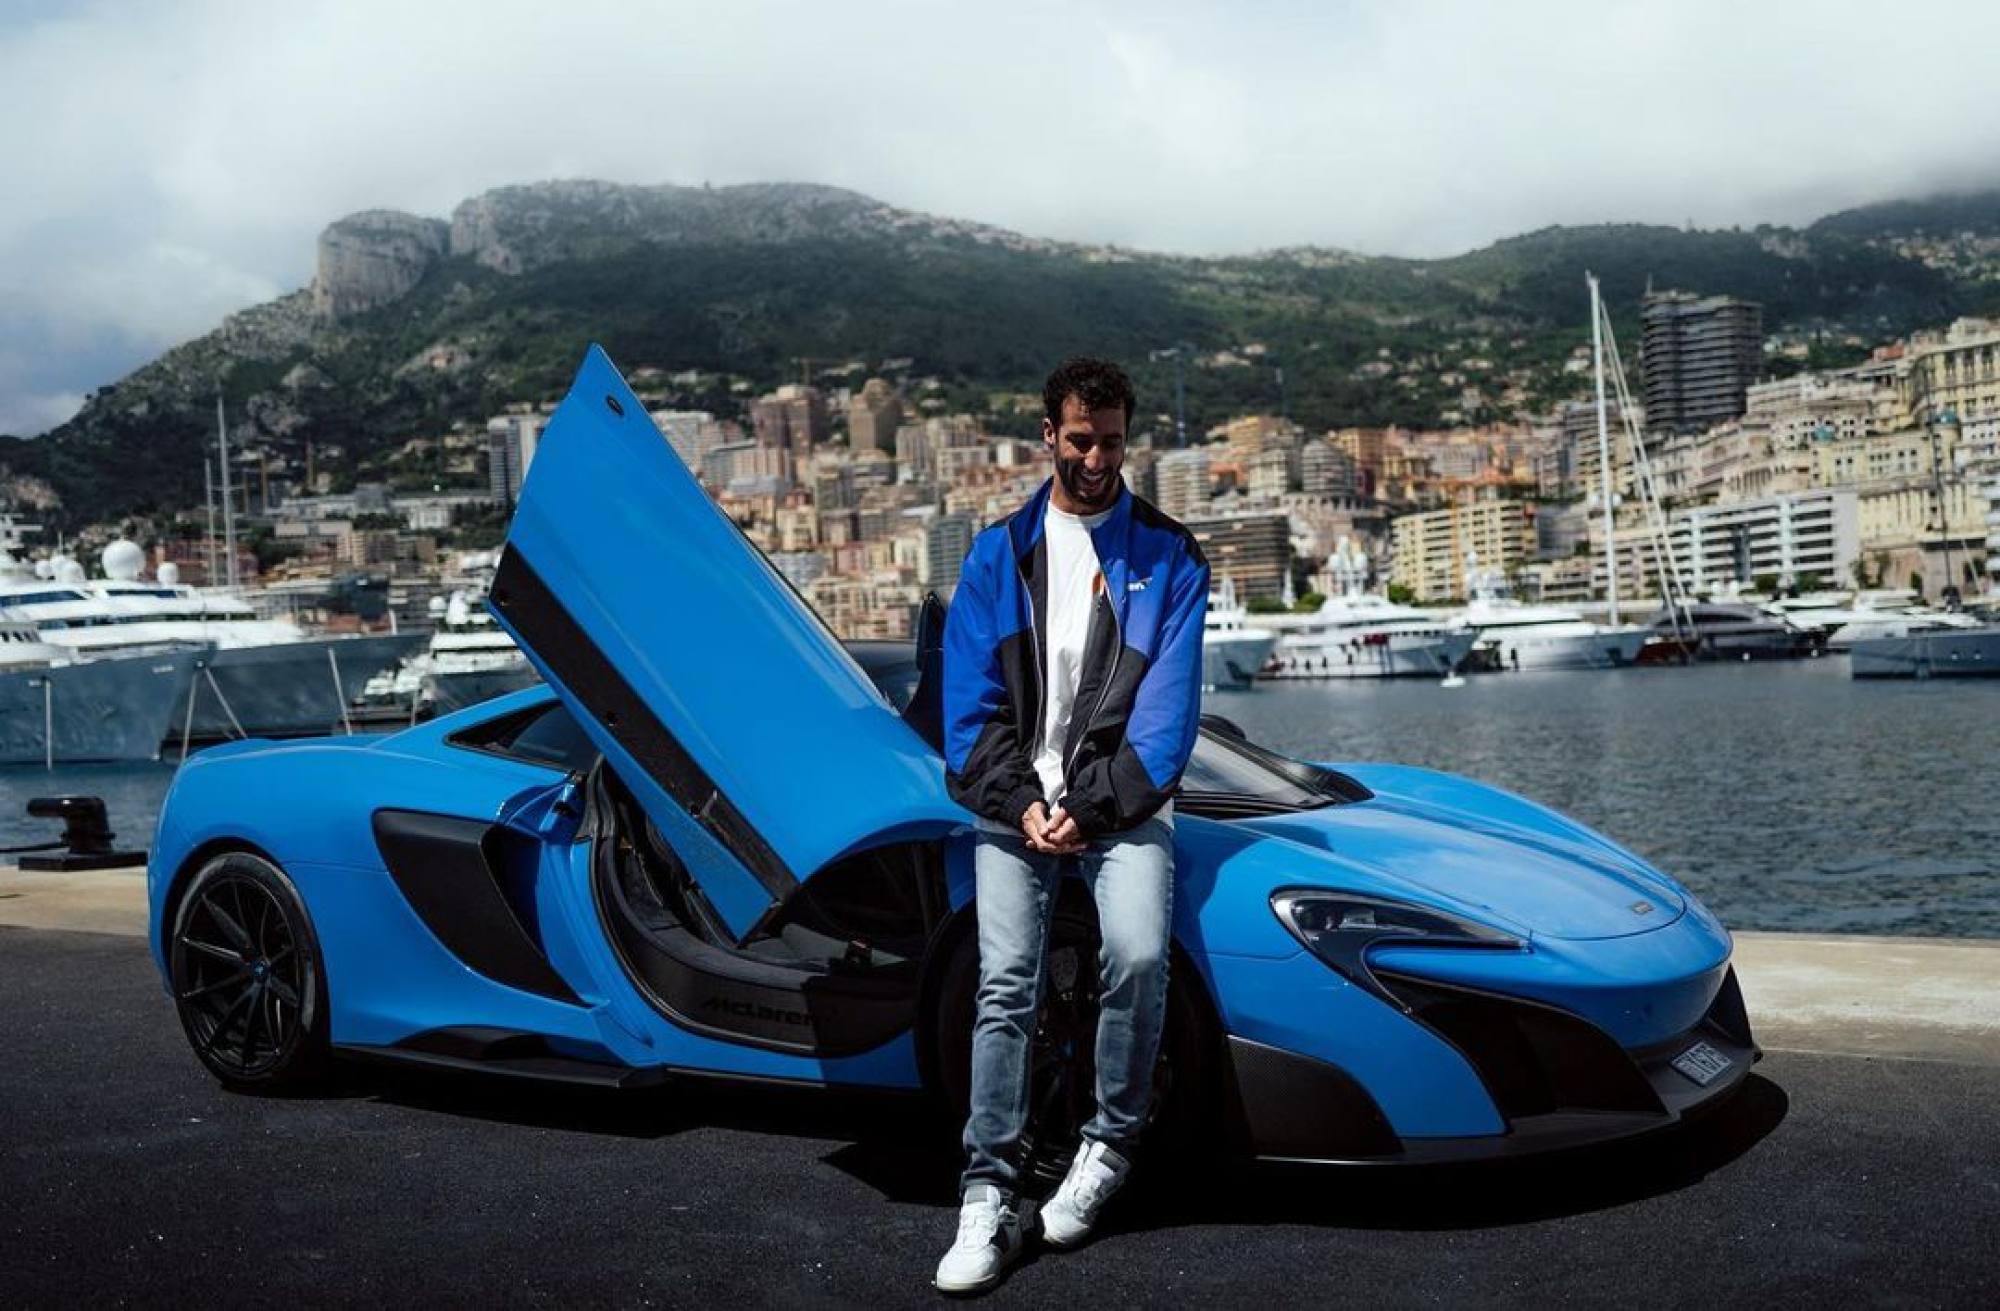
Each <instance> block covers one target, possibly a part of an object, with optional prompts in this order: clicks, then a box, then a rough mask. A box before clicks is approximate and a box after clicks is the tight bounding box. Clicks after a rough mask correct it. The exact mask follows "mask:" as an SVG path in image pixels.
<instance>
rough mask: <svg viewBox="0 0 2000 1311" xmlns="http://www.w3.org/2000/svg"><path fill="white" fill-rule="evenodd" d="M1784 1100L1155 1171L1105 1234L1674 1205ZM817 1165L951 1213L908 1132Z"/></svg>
mask: <svg viewBox="0 0 2000 1311" xmlns="http://www.w3.org/2000/svg"><path fill="white" fill-rule="evenodd" d="M1789 1107H1790V1099H1789V1098H1788V1097H1787V1096H1786V1095H1785V1091H1784V1090H1783V1089H1782V1088H1780V1087H1779V1086H1778V1085H1777V1084H1775V1083H1773V1082H1771V1081H1770V1080H1769V1079H1765V1078H1763V1077H1761V1076H1758V1075H1752V1076H1751V1077H1750V1078H1749V1079H1747V1080H1746V1081H1745V1083H1744V1086H1743V1088H1742V1089H1741V1090H1740V1091H1739V1092H1738V1093H1737V1095H1736V1096H1734V1097H1732V1098H1731V1099H1730V1100H1729V1102H1728V1103H1727V1104H1725V1105H1724V1106H1721V1107H1718V1108H1716V1110H1715V1111H1713V1112H1712V1113H1711V1114H1709V1115H1708V1116H1706V1117H1704V1118H1703V1119H1701V1120H1700V1121H1697V1122H1695V1123H1692V1124H1685V1125H1679V1126H1676V1127H1674V1128H1671V1129H1668V1130H1665V1131H1662V1132H1660V1133H1658V1134H1654V1135H1651V1136H1649V1137H1646V1138H1643V1139H1639V1140H1635V1141H1631V1142H1625V1143H1612V1144H1608V1145H1603V1146H1598V1147H1592V1148H1578V1149H1574V1150H1571V1151H1566V1152H1556V1153H1549V1154H1546V1155H1543V1156H1537V1157H1532V1158H1522V1159H1518V1160H1511V1161H1493V1162H1485V1163H1480V1164H1469V1165H1449V1166H1442V1165H1440V1166H1299V1165H1275V1164H1266V1163H1258V1162H1239V1163H1218V1164H1212V1165H1209V1166H1206V1167H1204V1168H1198V1169H1174V1168H1171V1166H1170V1163H1166V1162H1162V1161H1160V1160H1158V1159H1157V1158H1153V1159H1151V1160H1149V1161H1148V1162H1146V1163H1145V1165H1146V1167H1149V1168H1147V1169H1146V1178H1144V1180H1143V1181H1142V1179H1141V1177H1140V1176H1138V1175H1135V1176H1134V1179H1133V1181H1132V1185H1131V1188H1130V1194H1131V1195H1130V1196H1129V1197H1128V1198H1127V1200H1126V1201H1125V1204H1124V1205H1123V1206H1121V1207H1120V1208H1118V1209H1117V1210H1116V1211H1114V1212H1112V1213H1110V1214H1109V1215H1107V1217H1106V1222H1107V1226H1108V1229H1107V1232H1116V1231H1120V1230H1138V1229H1156V1228H1172V1227H1178V1226H1182V1225H1214V1224H1316V1225H1328V1226H1336V1227H1341V1228H1352V1229H1414V1230H1436V1229H1482V1228H1492V1227H1495V1226H1502V1225H1512V1224H1526V1223H1530V1222H1533V1221H1537V1220H1546V1219H1553V1218H1556V1217H1560V1216H1568V1215H1580V1214H1585V1213H1588V1212H1592V1211H1601V1210H1606V1209H1608V1208H1611V1207H1616V1206H1623V1205H1626V1204H1628V1203H1631V1202H1636V1201H1640V1200H1643V1199H1645V1198H1648V1197H1656V1196H1659V1195H1661V1194H1665V1193H1671V1192H1675V1191H1677V1190H1679V1189H1682V1188H1686V1187H1689V1186H1691V1185H1693V1184H1696V1183H1698V1182H1700V1181H1701V1180H1702V1179H1703V1178H1705V1177H1706V1176H1707V1175H1709V1174H1711V1173H1713V1172H1714V1171H1716V1170H1719V1169H1722V1168H1723V1167H1725V1166H1727V1165H1729V1164H1730V1163H1731V1162H1733V1161H1735V1160H1737V1159H1738V1158H1739V1157H1741V1156H1743V1155H1744V1154H1745V1153H1746V1152H1748V1151H1750V1150H1751V1148H1753V1147H1755V1146H1756V1145H1757V1144H1758V1143H1759V1142H1761V1141H1762V1140H1763V1139H1764V1138H1765V1137H1766V1136H1768V1135H1769V1134H1770V1133H1771V1132H1772V1131H1773V1130H1775V1129H1776V1128H1777V1127H1778V1125H1779V1124H1780V1123H1781V1122H1782V1121H1783V1120H1784V1118H1785V1115H1786V1113H1787V1111H1788V1110H1789ZM826 1160H827V1163H828V1164H830V1165H833V1166H835V1167H837V1168H839V1169H841V1170H844V1171H846V1172H847V1173H849V1174H851V1175H853V1176H855V1177H856V1178H858V1179H860V1180H862V1181H863V1182H864V1183H867V1184H869V1185H870V1186H871V1187H874V1188H875V1189H877V1190H878V1191H879V1192H881V1193H882V1194H883V1195H884V1196H885V1197H888V1198H890V1199H891V1200H894V1201H907V1202H922V1203H930V1204H934V1205H938V1206H950V1205H953V1204H955V1203H956V1201H957V1181H958V1169H959V1166H960V1165H961V1164H962V1160H961V1158H960V1157H959V1155H958V1153H957V1150H956V1144H955V1143H953V1142H950V1141H946V1142H943V1143H942V1144H939V1145H935V1146H932V1147H930V1148H928V1149H927V1148H925V1147H923V1146H921V1145H919V1144H915V1143H912V1142H911V1141H910V1136H909V1133H908V1131H907V1128H906V1129H905V1130H904V1132H903V1133H901V1134H900V1135H896V1136H893V1137H886V1138H874V1137H862V1138H858V1139H857V1140H856V1141H854V1142H851V1143H849V1144H847V1145H845V1146H843V1147H841V1148H838V1149H837V1150H835V1151H834V1152H832V1153H830V1154H829V1155H828V1156H827V1157H826Z"/></svg>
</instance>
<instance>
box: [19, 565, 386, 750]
mask: <svg viewBox="0 0 2000 1311" xmlns="http://www.w3.org/2000/svg"><path fill="white" fill-rule="evenodd" d="M145 562H146V555H145V552H144V551H143V550H141V549H140V547H139V545H138V544H137V543H136V542H132V541H128V540H125V539H123V538H121V539H119V540H117V541H115V542H112V543H111V544H110V545H109V546H107V547H105V548H104V551H103V554H102V555H101V556H100V564H101V566H102V568H103V575H104V576H103V577H102V578H97V579H92V578H88V577H86V576H85V573H84V569H83V566H82V564H80V563H79V562H78V561H76V560H75V559H72V558H71V557H69V556H66V555H61V554H58V555H54V556H51V557H49V558H47V559H43V560H39V561H37V562H36V563H35V566H34V568H33V570H32V571H28V570H25V569H22V568H20V567H19V566H18V565H17V566H15V567H14V568H13V569H12V570H10V571H7V572H5V573H0V606H4V607H7V608H9V609H11V610H13V611H14V612H15V613H16V614H17V615H19V616H20V617H21V618H23V619H26V620H28V621H30V622H32V623H33V624H34V625H35V627H36V629H37V630H38V631H39V632H40V634H41V636H42V639H43V640H44V641H46V642H48V643H50V644H52V645H55V646H60V647H63V648H65V649H67V650H69V651H71V652H72V653H74V654H75V655H76V656H77V657H78V658H80V659H89V660H94V659H100V658H103V657H106V656H120V655H134V654H157V653H160V652H165V651H178V650H186V649H189V648H195V649H198V650H199V651H201V652H202V653H203V656H204V659H203V660H202V661H201V662H200V667H199V669H198V672H197V674H196V677H195V681H194V684H193V693H192V704H191V707H190V709H189V711H188V713H187V714H184V715H183V716H182V717H181V719H180V720H177V721H176V722H175V724H174V728H175V734H170V736H175V735H177V734H178V733H179V732H180V730H182V729H183V728H185V729H186V730H187V731H188V733H190V734H191V735H192V736H193V737H195V738H200V739H211V738H216V737H243V736H280V735H288V734H300V733H324V732H327V731H329V730H331V729H334V728H337V727H339V725H340V724H341V722H342V712H343V709H344V708H345V707H346V705H347V704H348V703H349V702H350V701H351V700H352V699H353V698H354V697H355V696H356V695H357V694H358V693H359V692H360V691H361V688H362V686H363V685H364V684H365V683H366V682H367V681H368V680H369V679H370V678H371V677H373V676H374V675H375V674H376V673H377V672H379V671H380V670H382V669H384V668H388V667H390V666H393V665H394V664H395V662H396V660H397V659H398V658H399V657H400V656H402V655H403V654H404V653H405V652H407V651H409V650H411V649H412V648H413V647H415V646H416V645H418V644H419V643H420V642H421V640H422V639H421V638H420V637H414V636H399V635H395V634H385V635H373V636H363V635H356V636H338V637H313V636H310V635H308V634H307V633H306V632H305V630H304V629H302V628H301V627H299V625H298V624H297V623H295V622H294V621H292V620H290V619H285V618H274V619H260V618H258V617H257V615H256V613H255V611H254V610H253V609H252V608H251V606H250V604H249V603H248V602H247V601H245V600H243V598H242V597H240V596H237V595H235V594H234V593H231V592H228V591H224V590H220V589H200V590H198V589H196V588H193V587H189V586H187V585H186V584H184V583H182V582H181V581H180V577H179V571H178V570H177V569H176V568H175V567H174V565H172V564H163V565H161V566H160V568H159V570H158V572H157V574H156V575H155V577H154V578H153V579H152V580H150V581H148V580H147V579H145V578H143V577H142V576H141V575H142V573H143V570H144V567H145Z"/></svg>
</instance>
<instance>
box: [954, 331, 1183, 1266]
mask: <svg viewBox="0 0 2000 1311" xmlns="http://www.w3.org/2000/svg"><path fill="white" fill-rule="evenodd" d="M1042 405H1043V411H1044V416H1043V419H1042V440H1043V442H1044V443H1046V445H1047V447H1048V450H1049V455H1050V457H1051V459H1052V460H1053V462H1054V467H1053V475H1054V476H1053V477H1052V478H1050V480H1049V481H1047V482H1045V483H1043V484H1042V487H1041V489H1040V490H1039V491H1038V492H1036V493H1035V495H1034V496H1033V497H1031V498H1029V500H1028V503H1027V504H1026V505H1025V506H1023V507H1022V508H1021V509H1020V510H1018V511H1016V512H1015V513H1014V514H1013V515H1011V516H1010V517H1008V518H1007V519H1005V520H1003V521H1001V522H1000V523H997V524H994V525H992V526H991V527H988V528H987V529H985V530H984V531H983V532H981V533H980V534H979V536H978V537H977V538H976V539H974V541H973V544H972V550H971V552H970V553H969V554H968V555H967V556H966V560H965V566H964V569H963V571H962V572H961V574H960V577H959V584H958V592H957V594H956V596H955V597H954V599H953V601H952V606H951V611H950V614H949V617H948V618H947V620H946V624H945V649H944V684H945V689H944V718H945V763H946V782H947V783H948V784H949V786H950V788H951V792H952V795H953V796H954V797H956V798H957V799H958V800H959V801H960V802H962V803H963V804H964V805H965V806H966V807H968V808H969V809H971V810H972V811H974V812H975V813H976V814H977V815H978V816H979V825H978V827H979V836H978V846H977V850H976V853H975V858H974V866H975V872H976V876H977V881H978V910H979V995H978V1011H977V1017H976V1019H975V1021H974V1025H973V1035H972V1114H971V1116H970V1117H969V1118H968V1119H967V1121H966V1126H965V1149H966V1154H967V1156H968V1158H969V1160H968V1164H967V1166H966V1170H965V1175H964V1178H963V1180H962V1182H961V1190H962V1193H961V1197H962V1200H961V1206H960V1211H959V1226H958V1237H957V1240H956V1241H955V1242H954V1243H953V1244H952V1247H951V1249H950V1250H949V1251H948V1252H946V1253H945V1256H944V1259H943V1261H942V1262H940V1263H939V1265H938V1270H937V1276H936V1279H935V1281H934V1282H935V1283H936V1285H937V1287H938V1288H939V1289H941V1290H944V1291H947V1292H975V1291H978V1290H980V1289H984V1288H990V1287H992V1286H993V1285H994V1284H996V1283H998V1282H999V1280H1000V1278H1001V1276H1002V1274H1004V1273H1005V1271H1006V1268H1007V1266H1008V1265H1009V1264H1011V1262H1012V1261H1013V1259H1014V1258H1015V1257H1016V1256H1017V1255H1018V1254H1019V1252H1020V1246H1021V1237H1022V1234H1021V1219H1020V1214H1021V1213H1020V1208H1019V1205H1018V1197H1017V1191H1016V1190H1017V1188H1018V1186H1019V1183H1020V1168H1021V1162H1020V1148H1021V1138H1022V1131H1023V1128H1024V1126H1025V1125H1026V1122H1027V1118H1028V1086H1029V1084H1028V1081H1029V1069H1028V1062H1029V1045H1030V1042H1031V1040H1032V1038H1033V1036H1034V1032H1035V1023H1036V1014H1037V1012H1038V1011H1039V1009H1040V1005H1041V983H1042V976H1043V956H1044V952H1045V949H1046V946H1047V938H1048V929H1049V922H1050V919H1051V917H1052V914H1053V911H1054V909H1055V905H1056V900H1057V895H1058V892H1059V890H1060V886H1061V882H1062V878H1063V874H1064V872H1065V870H1066V869H1071V868H1073V869H1075V870H1076V871H1077V872H1078V873H1080V874H1081V875H1082V877H1083V878H1084V880H1085V882H1086V883H1087V884H1088V886H1089V890H1090V893H1091V895H1092V897H1093V898H1094V899H1095V901H1096V903H1097V917H1098V924H1099V927H1100V929H1101V932H1102V936H1103V940H1104V947H1103V951H1102V953H1101V955H1100V957H1099V965H1100V982H1101V989H1102V990H1101V995H1100V1000H1099V1007H1100V1009H1099V1018H1098V1027H1097V1037H1096V1048H1095V1051H1096V1066H1097V1113H1096V1115H1095V1117H1094V1118H1092V1120H1091V1121H1090V1123H1089V1124H1087V1125H1085V1126H1084V1129H1083V1145H1082V1147H1081V1149H1080V1150H1079V1151H1078V1152H1077V1155H1076V1158H1075V1160H1074V1161H1073V1162H1072V1163H1071V1165H1070V1168H1069V1172H1068V1175H1067V1176H1066V1177H1065V1178H1064V1180H1063V1182H1062V1184H1061V1186H1060V1187H1059V1188H1057V1190H1056V1191H1055V1193H1054V1194H1053V1195H1052V1196H1051V1197H1050V1198H1049V1200H1048V1202H1047V1203H1046V1204H1045V1205H1044V1206H1043V1207H1042V1212H1041V1216H1042V1236H1043V1238H1044V1240H1045V1241H1047V1242H1048V1243H1050V1244H1052V1245H1054V1246H1057V1247H1070V1246H1074V1245H1075V1244H1077V1243H1080V1242H1082V1241H1083V1239H1084V1238H1085V1237H1086V1236H1088V1234H1089V1232H1090V1230H1091V1227H1092V1226H1093V1225H1094V1224H1095V1223H1096V1221H1097V1217H1098V1215H1099V1213H1100V1212H1101V1210H1102V1208H1103V1206H1104V1203H1105V1201H1106V1200H1108V1199H1109V1198H1110V1196H1111V1195H1112V1193H1113V1192H1115V1191H1116V1190H1117V1188H1118V1187H1119V1185H1120V1184H1122V1183H1123V1182H1124V1179H1125V1175H1126V1172H1127V1170H1128V1169H1129V1168H1130V1160H1131V1156H1132V1152H1133V1149H1134V1147H1135V1145H1136V1144H1137V1141H1138V1137H1139V1133H1140V1131H1141V1130H1142V1129H1143V1128H1144V1127H1145V1123H1146V1116H1147V1111H1148V1103H1149V1102H1150V1099H1151V1096H1152V1087H1153V1063H1154V1059H1155V1057H1156V1055H1157V1053H1158V1050H1159V1043H1160V1026H1161V1021H1162V1018H1163V1016H1164V1014H1165V1009H1166V990H1167V960H1168V943H1169V936H1170V933H1169V930H1170V925H1171V922H1172V913H1173V877H1174V876H1173V831H1172V824H1173V811H1172V805H1171V802H1170V801H1169V798H1170V797H1171V796H1172V794H1173V791H1174V788H1175V787H1176V786H1177V785H1178V783H1179V781H1180V776H1181V772H1182V770H1184V769H1185V768H1186V767H1187V761H1188V755H1189V753H1190V752H1191V751H1192V750H1193V749H1194V741H1195V731H1196V727H1197V723H1198V720H1199V718H1200V713H1201V634H1202V619H1203V615H1204V613H1205V612H1206V610H1207V607H1208V562H1207V561H1206V560H1205V559H1204V558H1203V557H1202V553H1201V549H1200V547H1198V546H1197V545H1196V544H1195V541H1194V538H1193V537H1192V536H1191V535H1190V534H1189V533H1188V532H1187V530H1186V529H1184V528H1182V527H1181V526H1180V525H1179V524H1177V523H1175V522H1174V521H1173V520H1171V519H1169V518H1168V517H1167V516H1166V515H1164V514H1161V513H1160V512H1159V511H1158V510H1156V509H1154V508H1153V507H1152V506H1151V505H1149V504H1147V503H1146V502H1144V501H1142V500H1140V499H1139V498H1138V497H1136V496H1134V495H1132V494H1131V493H1130V492H1129V491H1127V490H1126V488H1125V484H1124V481H1123V479H1122V477H1121V476H1120V473H1119V469H1120V466H1121V465H1122V464H1123V462H1124V459H1125V434H1126V429H1127V427H1128V425H1129V424H1130V423H1131V420H1132V406H1133V394H1132V384H1131V382H1130V381H1129V380H1128V379H1127V378H1126V376H1125V374H1124V373H1123V372H1122V371H1121V370H1119V369H1118V367H1117V366H1116V365H1113V364H1109V363H1106V362H1104V361H1102V360H1094V359H1073V360H1069V361H1067V362H1066V363H1064V364H1063V365H1062V366H1061V367H1060V368H1058V369H1057V370H1056V371H1055V372H1054V373H1053V374H1051V375H1050V376H1049V380H1048V382H1047V384H1046V385H1045V386H1044V387H1043V389H1042Z"/></svg>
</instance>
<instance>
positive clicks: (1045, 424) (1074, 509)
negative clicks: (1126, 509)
mask: <svg viewBox="0 0 2000 1311" xmlns="http://www.w3.org/2000/svg"><path fill="white" fill-rule="evenodd" d="M1042 441H1043V442H1045V443H1046V444H1047V445H1048V448H1049V453H1050V454H1051V455H1053V456H1054V457H1055V462H1056V485H1055V490H1054V491H1053V493H1051V495H1052V496H1053V497H1054V500H1055V503H1056V508H1057V509H1058V510H1061V511H1063V512H1064V513H1066V514H1096V513H1097V512H1098V511H1099V510H1108V509H1110V508H1111V506H1112V503H1113V502H1115V501H1116V500H1117V499H1118V492H1119V488H1120V486H1121V484H1120V482H1119V476H1118V471H1119V468H1120V467H1121V466H1122V465H1123V464H1124V463H1125V411H1124V410H1123V409H1122V408H1120V407H1118V406H1115V405H1114V406H1110V407H1108V408H1106V409H1101V410H1092V409H1088V408H1086V407H1085V405H1084V402H1083V400H1082V398H1081V397H1078V396H1076V395H1070V396H1066V397H1064V398H1063V406H1062V424H1061V425H1060V426H1058V425H1056V424H1053V423H1051V422H1049V421H1048V420H1047V419H1043V420H1042Z"/></svg>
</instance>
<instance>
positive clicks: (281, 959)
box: [167, 851, 327, 1090]
mask: <svg viewBox="0 0 2000 1311" xmlns="http://www.w3.org/2000/svg"><path fill="white" fill-rule="evenodd" d="M167 960H168V966H169V968H168V974H169V977H170V978H171V980H172V984H173V990H174V1005H175V1007H176V1008H177V1009H178V1010H179V1012H180V1018H181V1028H182V1029H184V1030H185V1031H186V1033H187V1038H188V1043H189V1045H190V1046H192V1047H193V1048H194V1054H195V1055H196V1057H198V1058H199V1059H200V1060H201V1063H202V1064H203V1065H205V1066H207V1067H208V1069H209V1072H210V1073H211V1074H213V1075H215V1077H216V1078H218V1079H220V1080H221V1081H222V1082H223V1083H225V1084H227V1085H229V1086H230V1087H232V1088H240V1089H245V1090H276V1089H280V1088H288V1087H296V1086H299V1085H301V1084H304V1083H307V1082H309V1081H310V1080H311V1079H312V1078H313V1077H314V1076H316V1075H318V1074H319V1073H320V1072H321V1071H322V1069H323V1068H324V1066H325V1061H326V1051H327V1005H326V976H325V972H324V970H323V969H322V968H321V965H320V954H319V940H318V939H317V938H316V937H315V936H314V934H313V930H312V921H311V920H310V919H309V918H308V917H307V915H306V909H305V903H304V902H303V901H301V900H300V898H299V894H298V890H297V889H296V888H294V887H293V886H292V882H291V880H290V879H288V878H286V877H285V874H284V871H282V870H280V869H279V868H278V867H277V866H276V865H273V864H272V863H271V862H269V861H267V860H265V859H263V858H262V857H260V856H254V855H251V854H250V853H249V852H244V851H231V852H225V853H223V854H222V855H219V856H216V857H214V858H213V859H211V860H210V861H209V862H208V863H207V864H205V865H203V866H202V867H201V869H200V870H198V871H197V872H196V873H195V876H194V878H193V880H192V881H190V882H189V884H188V888H187V892H186V893H185V894H184V895H183V896H182V897H181V901H180V907H179V909H178V910H177V911H176V912H175V915H174V925H173V935H172V937H171V938H170V939H169V940H168V943H167Z"/></svg>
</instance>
